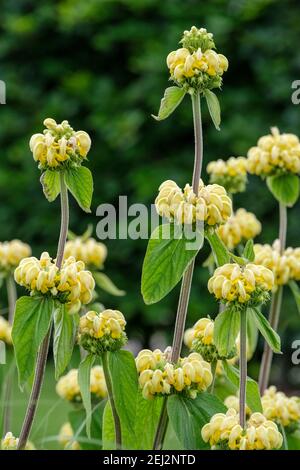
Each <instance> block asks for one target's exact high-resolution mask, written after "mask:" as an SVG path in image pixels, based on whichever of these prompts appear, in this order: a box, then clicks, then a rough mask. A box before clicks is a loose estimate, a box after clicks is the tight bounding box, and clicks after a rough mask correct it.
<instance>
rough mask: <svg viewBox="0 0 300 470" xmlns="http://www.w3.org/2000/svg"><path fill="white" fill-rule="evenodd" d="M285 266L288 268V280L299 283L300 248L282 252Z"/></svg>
mask: <svg viewBox="0 0 300 470" xmlns="http://www.w3.org/2000/svg"><path fill="white" fill-rule="evenodd" d="M284 256H285V257H286V261H287V264H288V266H289V268H290V279H294V280H295V281H300V248H291V247H289V248H287V249H286V250H285V251H284Z"/></svg>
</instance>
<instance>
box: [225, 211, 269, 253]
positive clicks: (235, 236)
mask: <svg viewBox="0 0 300 470" xmlns="http://www.w3.org/2000/svg"><path fill="white" fill-rule="evenodd" d="M260 232H261V223H260V222H259V221H258V220H257V218H256V217H255V215H254V214H252V213H251V212H247V211H246V210H245V209H238V210H237V211H236V213H235V214H234V215H232V216H231V217H230V218H229V219H228V220H227V222H226V223H225V224H224V225H221V226H220V227H218V234H219V237H220V238H221V240H222V241H223V243H224V244H225V245H226V246H227V248H229V249H233V248H235V247H236V246H237V245H239V244H240V243H241V242H243V241H247V240H250V239H251V238H254V237H256V235H258V234H259V233H260Z"/></svg>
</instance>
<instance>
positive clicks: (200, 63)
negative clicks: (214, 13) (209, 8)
mask: <svg viewBox="0 0 300 470" xmlns="http://www.w3.org/2000/svg"><path fill="white" fill-rule="evenodd" d="M180 43H181V45H182V47H181V48H179V49H177V50H176V51H172V52H170V54H169V55H168V57H167V66H168V68H169V70H170V76H171V80H173V81H174V82H175V83H176V84H178V85H179V86H181V87H184V88H185V89H186V90H187V91H189V90H190V89H192V90H193V89H196V90H199V91H201V92H203V91H204V90H206V89H213V88H220V87H221V84H222V75H223V73H224V72H226V70H227V69H228V60H227V58H226V57H225V56H224V55H223V54H218V53H217V52H216V51H214V50H213V49H215V44H214V41H213V35H212V33H208V32H207V31H206V29H204V28H200V29H198V28H196V27H195V26H193V27H192V28H191V30H190V31H184V33H183V38H182V39H181V41H180Z"/></svg>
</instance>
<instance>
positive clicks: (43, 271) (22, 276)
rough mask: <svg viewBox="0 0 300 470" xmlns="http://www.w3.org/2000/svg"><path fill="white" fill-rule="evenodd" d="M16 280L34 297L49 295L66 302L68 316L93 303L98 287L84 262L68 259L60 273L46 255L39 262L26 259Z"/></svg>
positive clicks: (20, 266)
mask: <svg viewBox="0 0 300 470" xmlns="http://www.w3.org/2000/svg"><path fill="white" fill-rule="evenodd" d="M15 281H16V282H17V283H18V284H20V285H21V286H23V287H25V288H26V289H28V290H29V291H30V293H31V295H34V294H36V293H40V294H43V295H49V296H51V297H53V298H54V299H57V300H59V301H60V302H61V303H66V305H67V309H68V312H69V313H74V312H77V311H78V310H79V309H80V307H81V304H88V303H90V301H91V300H92V297H93V290H94V288H95V281H94V279H93V276H92V274H91V273H90V272H89V271H86V270H85V265H84V263H83V262H82V261H76V260H75V258H73V257H69V258H68V259H66V260H65V261H64V263H63V265H62V268H61V269H60V270H59V269H58V267H57V266H56V264H55V260H52V258H51V257H50V256H49V254H48V253H47V252H44V253H42V255H41V257H40V259H37V258H35V257H31V258H25V259H23V260H22V261H21V263H20V264H19V266H18V267H17V269H16V270H15Z"/></svg>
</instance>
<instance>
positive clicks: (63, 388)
mask: <svg viewBox="0 0 300 470" xmlns="http://www.w3.org/2000/svg"><path fill="white" fill-rule="evenodd" d="M56 392H57V394H58V395H59V396H60V397H61V398H64V399H65V400H68V401H71V402H74V403H81V402H82V397H81V393H80V388H79V384H78V370H77V369H71V370H70V371H69V372H68V373H67V374H66V375H63V376H62V377H61V378H60V379H59V381H58V382H57V384H56ZM90 392H91V394H92V397H93V398H94V399H95V400H97V399H102V398H105V397H106V396H107V389H106V383H105V378H104V373H103V369H102V367H101V366H95V367H92V369H91V374H90Z"/></svg>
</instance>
